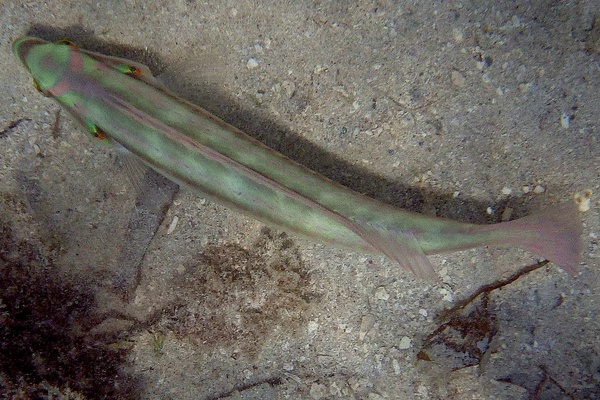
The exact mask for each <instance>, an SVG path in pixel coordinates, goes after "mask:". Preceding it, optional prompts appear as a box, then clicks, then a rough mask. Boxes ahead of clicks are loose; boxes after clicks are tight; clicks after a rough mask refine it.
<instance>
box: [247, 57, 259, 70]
mask: <svg viewBox="0 0 600 400" xmlns="http://www.w3.org/2000/svg"><path fill="white" fill-rule="evenodd" d="M246 67H247V68H248V69H254V68H256V67H258V61H256V59H255V58H251V59H249V60H248V62H247V63H246Z"/></svg>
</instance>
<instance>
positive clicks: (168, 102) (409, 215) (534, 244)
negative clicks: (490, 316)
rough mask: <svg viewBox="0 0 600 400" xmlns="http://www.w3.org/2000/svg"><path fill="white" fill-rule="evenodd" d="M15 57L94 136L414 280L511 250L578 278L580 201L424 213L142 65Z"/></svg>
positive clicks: (24, 44)
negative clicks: (482, 251)
mask: <svg viewBox="0 0 600 400" xmlns="http://www.w3.org/2000/svg"><path fill="white" fill-rule="evenodd" d="M12 49H13V53H14V54H15V56H16V57H17V58H18V59H19V60H20V61H21V62H22V64H23V65H24V66H25V68H26V69H27V70H28V71H29V73H30V74H31V76H32V77H33V81H34V86H35V87H36V89H37V90H38V91H39V92H41V93H42V94H44V95H45V96H47V97H51V98H52V99H54V100H55V101H56V102H58V104H60V106H61V107H62V108H63V109H64V110H66V112H67V113H68V114H70V116H71V117H72V118H73V120H74V121H76V122H77V123H78V124H80V125H81V126H83V128H84V130H85V131H86V132H87V133H88V134H89V136H90V137H91V138H92V140H94V141H96V142H100V143H106V144H111V145H115V146H117V147H118V148H119V149H124V151H126V152H128V153H130V154H132V155H133V156H134V157H135V158H137V159H139V160H140V161H141V162H142V163H143V164H145V165H146V166H148V167H150V168H152V169H154V170H155V171H157V172H158V173H160V174H161V175H163V176H165V177H167V178H168V179H170V180H172V181H173V182H175V183H177V184H179V185H180V186H182V187H184V188H189V189H191V190H193V191H195V192H196V193H198V194H200V195H201V196H203V197H205V198H207V199H209V200H211V201H215V202H217V203H220V204H223V205H225V206H227V207H229V208H232V209H235V210H238V211H240V212H242V213H244V214H246V215H248V216H250V217H253V218H255V219H257V220H259V221H261V222H262V223H264V224H267V225H269V226H273V227H275V228H278V229H282V230H284V231H287V232H290V233H292V234H295V235H298V236H300V237H304V238H306V239H309V240H312V241H315V242H320V243H325V244H327V245H331V246H334V247H337V248H340V249H346V250H349V251H353V252H362V253H365V254H371V255H384V256H386V257H387V258H389V259H390V260H392V261H393V262H395V263H397V264H398V265H399V266H400V267H402V268H404V269H406V270H408V271H410V272H412V273H413V274H414V275H415V276H416V277H418V278H421V279H426V280H436V279H439V276H438V274H437V272H436V270H435V268H434V266H433V265H432V263H431V262H430V260H429V259H428V258H427V256H428V255H431V254H438V253H442V252H450V251H459V250H465V249H470V248H474V247H479V246H512V247H517V248H520V249H523V250H526V251H529V252H531V253H533V254H534V255H536V256H538V257H542V258H545V259H548V260H550V261H552V262H553V263H554V264H555V265H557V266H558V267H560V268H562V269H563V270H565V271H567V272H569V273H571V274H575V272H576V269H577V266H578V264H579V262H580V256H581V252H582V240H581V235H582V229H583V226H582V222H581V218H580V216H579V214H578V211H577V210H576V207H575V204H574V203H573V204H563V205H559V206H556V207H554V208H550V209H548V210H546V211H543V212H537V213H533V214H531V215H528V216H525V217H522V218H519V219H515V220H511V221H506V222H500V223H495V224H488V225H479V224H472V223H467V222H461V221H455V220H451V219H446V218H437V217H433V216H427V215H422V214H419V213H416V212H412V211H408V210H405V209H402V208H400V207H396V206H392V205H390V204H386V203H383V202H381V201H378V200H375V199H372V198H370V197H368V196H365V195H363V194H361V193H358V192H356V191H354V190H352V189H350V188H347V187H345V186H342V185H340V184H338V183H336V182H334V181H332V180H330V179H328V178H326V177H324V176H322V175H320V174H318V173H316V172H314V171H312V170H310V169H308V168H306V167H304V166H302V165H300V164H298V163H296V162H295V161H293V160H291V159H289V158H288V157H286V156H284V155H282V154H280V153H279V152H277V151H275V150H273V149H271V148H270V147H268V146H266V145H265V144H263V143H262V142H260V141H258V140H256V139H255V138H252V137H250V136H248V135H247V134H245V133H244V132H242V131H241V130H239V129H237V128H236V127H234V126H232V125H230V124H228V123H227V122H225V121H223V120H221V119H220V118H218V117H216V116H215V115H213V114H211V113H209V112H208V111H206V110H205V109H203V108H201V107H199V106H197V105H195V104H193V103H191V102H188V101H186V100H184V99H182V98H180V97H178V96H177V95H176V94H175V93H173V92H171V91H170V90H169V89H168V88H166V87H165V86H164V85H163V84H162V83H161V82H160V81H159V80H158V79H157V78H155V77H154V76H153V75H152V73H151V72H150V69H149V68H148V67H147V66H145V65H143V64H140V63H137V62H134V61H130V60H127V59H123V58H118V57H111V56H107V55H103V54H100V53H96V52H92V51H87V50H84V49H81V48H79V47H78V46H76V45H75V44H73V43H72V42H69V41H64V40H62V41H58V42H48V41H45V40H43V39H40V38H36V37H31V36H25V37H21V38H19V39H17V40H15V41H14V42H13V45H12Z"/></svg>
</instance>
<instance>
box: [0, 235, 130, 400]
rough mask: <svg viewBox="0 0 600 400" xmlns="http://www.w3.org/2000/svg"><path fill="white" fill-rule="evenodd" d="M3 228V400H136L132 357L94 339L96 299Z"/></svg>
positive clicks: (0, 372)
mask: <svg viewBox="0 0 600 400" xmlns="http://www.w3.org/2000/svg"><path fill="white" fill-rule="evenodd" d="M56 270H57V269H56V268H55V267H54V266H53V265H52V262H51V261H50V260H49V257H48V256H47V255H45V254H44V251H43V250H41V249H40V248H38V247H37V246H36V245H33V244H31V243H28V242H26V241H17V240H16V239H15V238H14V235H13V233H12V230H11V228H10V227H8V226H6V225H2V226H0V398H9V399H10V398H22V399H26V398H32V399H51V398H71V399H114V398H121V399H136V398H138V396H137V395H136V391H135V386H136V379H135V378H134V377H132V376H129V375H128V374H127V372H126V371H125V366H126V357H127V350H126V349H124V348H118V347H114V346H111V343H114V340H115V338H114V337H113V338H99V337H97V336H96V337H92V336H91V335H90V334H89V333H88V331H89V329H90V328H91V327H93V326H94V325H95V324H96V323H97V317H96V316H95V314H94V312H93V308H94V306H95V301H94V295H93V293H92V292H91V291H90V290H89V289H87V288H85V287H82V286H80V285H76V284H73V283H70V282H65V281H63V279H62V278H61V277H59V276H58V275H57V273H56Z"/></svg>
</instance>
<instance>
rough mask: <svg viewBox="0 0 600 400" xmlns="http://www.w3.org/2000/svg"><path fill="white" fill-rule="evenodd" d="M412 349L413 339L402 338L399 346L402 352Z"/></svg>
mask: <svg viewBox="0 0 600 400" xmlns="http://www.w3.org/2000/svg"><path fill="white" fill-rule="evenodd" d="M411 347H412V339H411V338H409V337H408V336H404V337H402V339H400V343H399V344H398V348H399V349H400V350H406V349H410V348H411Z"/></svg>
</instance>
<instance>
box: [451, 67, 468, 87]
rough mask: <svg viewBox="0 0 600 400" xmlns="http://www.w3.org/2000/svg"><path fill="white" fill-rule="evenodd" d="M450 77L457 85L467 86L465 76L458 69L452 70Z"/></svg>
mask: <svg viewBox="0 0 600 400" xmlns="http://www.w3.org/2000/svg"><path fill="white" fill-rule="evenodd" d="M450 79H451V80H452V83H453V84H454V85H455V86H458V87H464V86H465V77H464V76H462V74H461V73H460V72H458V71H456V70H454V71H452V73H451V74H450Z"/></svg>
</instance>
